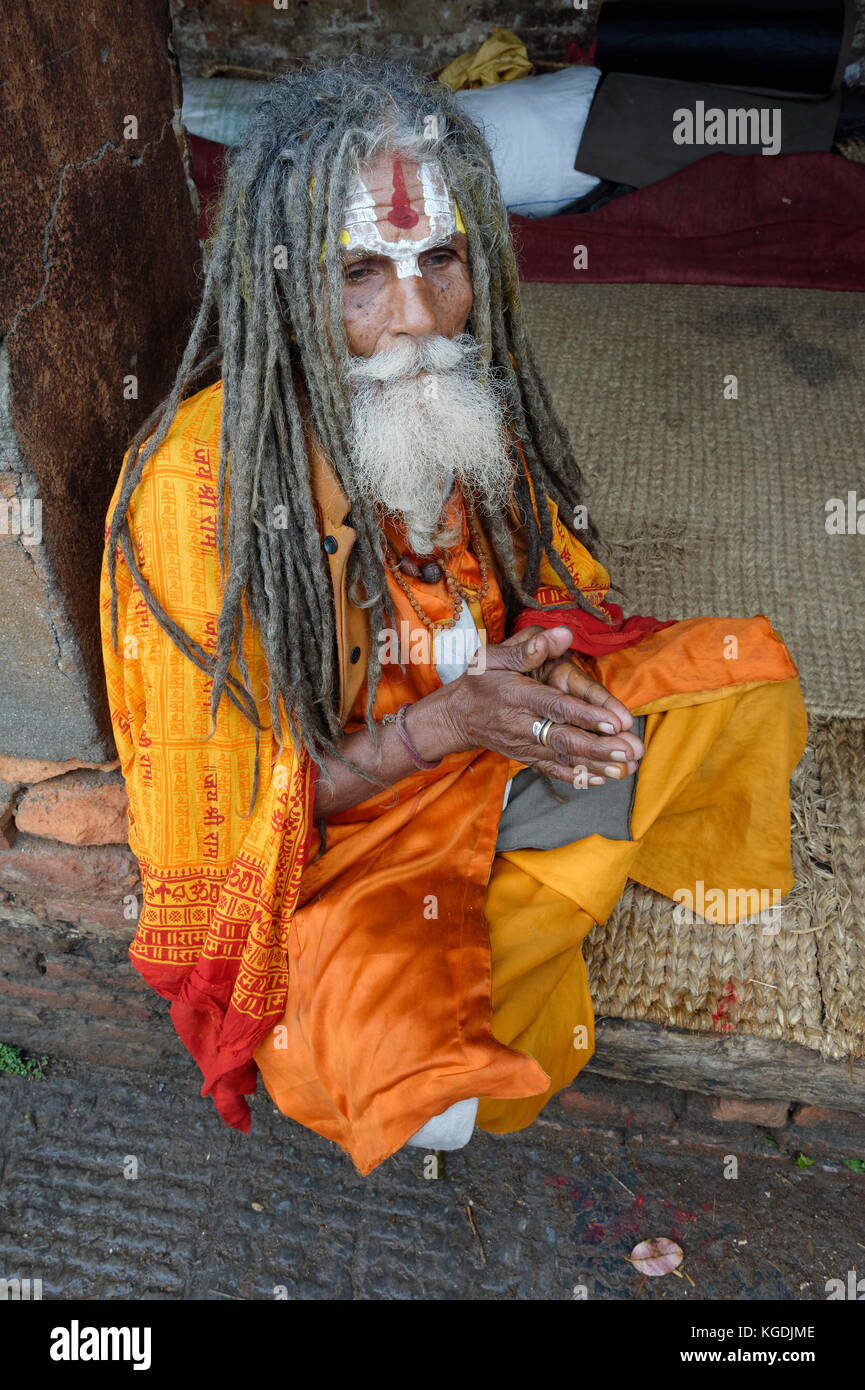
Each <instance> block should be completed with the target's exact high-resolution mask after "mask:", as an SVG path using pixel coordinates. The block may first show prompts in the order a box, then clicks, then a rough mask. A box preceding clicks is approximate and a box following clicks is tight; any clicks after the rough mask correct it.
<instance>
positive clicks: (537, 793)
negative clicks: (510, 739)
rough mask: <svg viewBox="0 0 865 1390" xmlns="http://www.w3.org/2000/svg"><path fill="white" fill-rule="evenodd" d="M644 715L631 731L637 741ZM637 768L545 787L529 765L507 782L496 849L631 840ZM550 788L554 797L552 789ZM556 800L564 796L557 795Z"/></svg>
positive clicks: (553, 846) (553, 782)
mask: <svg viewBox="0 0 865 1390" xmlns="http://www.w3.org/2000/svg"><path fill="white" fill-rule="evenodd" d="M645 727H646V717H645V715H642V714H641V715H639V716H637V717H636V718H635V719H634V725H633V728H632V729H631V730H629V732H630V733H634V734H636V735H637V738H639V739H642V737H643V730H644V729H645ZM638 775H639V765H638V771H637V772H635V773H633V774H632V775H631V776H630V777H622V778H618V779H610V781H608V782H605V783H604V784H603V786H601V787H579V788H578V787H572V786H569V785H568V783H567V782H557V781H551V786H548V785H547V784H546V782H545V781H544V779H543V777H541V776H540V775H539V774H538V773H537V772H535V771H534V770H533V769H532V768H529V767H527V768H524V769H523V771H522V772H518V773H517V775H516V777H515V778H514V779H513V782H512V783H511V794H510V797H509V798H508V804H507V806H506V807H505V809H504V811H503V812H502V816H501V820H500V821H499V833H498V838H497V840H496V852H497V853H499V852H501V851H502V850H509V849H561V848H562V846H563V845H572V844H574V842H575V841H576V840H583V839H585V837H586V836H587V835H603V836H604V838H605V839H607V840H631V839H633V836H632V834H631V812H632V810H633V806H634V797H635V795H636V791H637V777H638ZM551 787H553V788H555V793H556V794H555V795H554V794H553V791H552V790H551ZM557 798H564V799H563V800H562V799H557Z"/></svg>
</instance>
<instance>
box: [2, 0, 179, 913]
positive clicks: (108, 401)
mask: <svg viewBox="0 0 865 1390" xmlns="http://www.w3.org/2000/svg"><path fill="white" fill-rule="evenodd" d="M170 33H171V21H170V16H169V5H168V0H137V3H136V5H135V6H133V7H131V8H130V7H127V6H117V5H116V4H114V3H112V0H90V3H89V4H88V5H86V6H83V7H75V6H67V5H63V6H56V5H44V4H41V3H36V0H6V3H5V5H4V7H3V18H2V21H0V70H2V72H3V75H4V80H3V101H2V103H0V107H2V114H0V201H2V226H3V249H2V261H3V274H2V276H0V900H2V902H0V916H3V915H5V916H8V915H9V913H10V912H11V911H12V909H13V908H14V909H16V910H19V920H20V910H23V909H32V910H33V911H34V912H35V913H37V914H38V915H39V916H41V917H43V918H47V919H48V920H51V918H52V917H56V916H57V915H61V916H62V917H64V918H65V919H66V920H68V921H72V922H76V921H78V922H81V923H82V924H84V925H87V924H90V925H93V926H96V927H97V928H101V929H103V930H104V929H106V928H108V929H110V928H111V927H112V926H116V927H119V928H125V929H126V930H127V934H131V931H132V930H133V929H134V925H135V923H134V920H130V919H129V917H128V915H127V916H124V897H125V896H126V895H128V894H129V893H130V891H131V886H132V887H134V884H135V882H136V878H137V874H136V872H135V870H136V865H135V860H134V857H133V856H132V855H131V853H130V851H129V849H128V847H127V846H126V843H125V842H126V819H125V809H124V806H125V792H124V789H123V783H122V779H121V777H120V773H119V770H118V765H117V759H116V750H115V747H114V741H113V737H112V733H111V726H110V721H109V716H108V708H107V700H106V693H105V683H104V675H103V669H102V658H101V650H100V643H99V573H100V564H101V557H102V549H103V526H104V520H105V514H106V510H107V507H108V502H109V499H110V496H111V493H112V490H113V487H114V484H115V481H116V479H117V475H118V472H119V470H120V467H121V464H122V460H123V454H124V452H125V449H126V447H127V444H128V442H129V439H130V438H131V437H132V435H133V434H134V432H135V430H136V429H137V428H138V426H139V425H140V423H141V421H142V420H143V419H144V418H145V416H146V415H148V414H149V413H150V411H151V410H152V409H153V407H154V406H155V405H156V404H157V403H158V402H159V400H160V399H161V398H162V397H163V396H164V395H165V393H166V392H167V390H168V389H169V387H170V385H171V382H172V379H173V377H174V374H175V371H176V368H177V365H178V363H179V359H180V354H181V352H182V348H183V345H184V343H185V339H186V335H187V332H188V329H189V327H190V324H191V320H192V315H193V313H194V310H195V308H196V301H197V297H198V294H199V291H200V281H199V278H198V277H199V270H200V259H199V258H200V248H199V244H198V240H197V236H196V221H197V197H196V195H195V192H194V189H193V187H192V183H191V179H190V178H189V167H190V166H189V163H188V160H187V158H186V141H185V134H184V132H183V129H182V127H181V125H180V108H181V91H180V79H179V72H178V69H177V64H176V61H175V58H174V54H173V50H172V47H171V42H170ZM19 821H20V823H19ZM4 903H5V906H4V905H3V904H4Z"/></svg>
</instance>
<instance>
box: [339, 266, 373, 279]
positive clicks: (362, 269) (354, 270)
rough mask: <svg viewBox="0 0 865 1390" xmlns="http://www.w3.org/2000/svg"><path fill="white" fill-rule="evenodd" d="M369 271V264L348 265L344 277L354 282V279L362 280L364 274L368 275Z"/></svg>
mask: <svg viewBox="0 0 865 1390" xmlns="http://www.w3.org/2000/svg"><path fill="white" fill-rule="evenodd" d="M369 273H370V270H369V266H366V265H355V266H350V267H349V269H348V270H347V271H346V273H345V278H346V280H351V281H353V282H354V281H357V280H363V279H364V277H365V276H367V275H369Z"/></svg>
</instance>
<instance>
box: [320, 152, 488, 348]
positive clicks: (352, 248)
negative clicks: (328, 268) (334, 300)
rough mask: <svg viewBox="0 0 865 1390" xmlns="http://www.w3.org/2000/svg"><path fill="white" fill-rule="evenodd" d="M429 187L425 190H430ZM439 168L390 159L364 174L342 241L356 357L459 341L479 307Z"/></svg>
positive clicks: (347, 318) (349, 333)
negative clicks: (437, 340) (409, 342)
mask: <svg viewBox="0 0 865 1390" xmlns="http://www.w3.org/2000/svg"><path fill="white" fill-rule="evenodd" d="M424 184H426V187H424ZM456 223H457V216H456V209H455V205H454V202H453V199H452V197H451V196H450V194H449V193H448V191H447V189H446V187H445V186H444V184H443V183H442V182H441V176H440V174H439V173H438V168H437V166H435V165H433V166H432V169H430V166H426V165H424V166H422V165H419V164H416V163H414V162H413V161H412V160H409V159H404V158H402V157H401V156H400V155H391V154H383V155H381V156H380V157H379V158H378V159H376V160H375V161H374V162H373V163H371V164H369V165H367V166H366V167H365V168H364V169H362V170H361V175H360V184H359V185H356V186H355V187H354V188H353V189H352V191H351V193H350V195H349V200H348V203H347V207H346V216H345V220H344V226H345V231H344V232H343V235H342V238H341V254H342V261H343V274H344V284H343V317H344V322H345V333H346V339H347V342H348V349H349V352H350V353H352V355H353V356H356V357H370V356H372V355H373V354H374V353H377V352H384V351H387V350H388V349H389V348H393V347H395V346H397V345H398V344H400V343H401V342H404V341H405V340H406V338H423V337H429V336H440V337H445V338H453V337H456V335H457V334H459V333H462V332H463V330H464V329H465V326H466V321H467V320H468V316H469V313H470V312H471V307H472V281H471V271H470V269H469V263H468V239H467V237H466V234H465V232H464V231H461V230H459V228H458V226H457V225H456Z"/></svg>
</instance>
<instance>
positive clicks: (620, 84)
mask: <svg viewBox="0 0 865 1390" xmlns="http://www.w3.org/2000/svg"><path fill="white" fill-rule="evenodd" d="M698 102H702V103H703V106H702V108H701V109H702V110H703V111H705V112H707V113H708V112H709V110H710V109H712V108H717V109H720V110H721V111H723V112H724V113H725V118H726V112H727V111H731V110H732V111H739V110H746V111H747V110H750V109H756V110H763V109H765V110H769V111H773V110H776V109H777V110H779V111H780V113H781V115H780V118H773V119H779V120H780V150H779V151H778V152H779V153H780V154H796V153H801V152H803V151H814V150H830V149H831V148H832V141H833V140H834V138H835V129H836V127H837V125H838V116H839V114H840V110H841V92H840V89H839V90H838V91H837V92H833V93H832V95H831V96H830V97H827V98H825V99H824V100H805V99H802V100H799V101H797V100H793V99H791V98H787V97H778V96H769V95H767V94H765V93H760V92H753V91H745V90H744V89H742V88H740V87H721V86H716V85H714V84H709V83H706V82H674V81H672V80H671V79H670V78H666V77H637V76H633V75H631V74H629V73H622V72H611V73H608V74H607V75H606V77H605V78H604V79H603V81H602V82H601V83H600V85H599V86H598V90H597V92H596V93H595V100H594V102H593V104H592V109H591V111H590V112H589V119H588V120H587V122H586V125H585V128H584V130H583V136H582V139H581V141H580V147H579V149H578V150H577V157H576V159H575V160H574V168H576V169H579V170H580V172H581V173H583V174H596V175H597V177H598V178H601V179H611V180H612V181H614V182H616V183H627V184H631V185H632V186H633V187H634V188H645V187H646V185H647V184H650V183H657V182H658V180H660V179H664V178H667V177H668V176H669V175H670V174H675V173H678V171H679V170H680V169H684V168H685V166H686V165H688V164H694V163H696V161H697V160H698V159H705V158H706V157H707V156H709V155H713V154H749V155H753V154H759V153H760V151H761V149H762V142H761V141H759V140H758V142H757V143H755V144H738V143H736V144H725V145H708V144H687V145H678V144H676V142H675V141H674V139H673V132H674V129H675V128H676V125H677V122H676V120H674V113H675V112H676V111H678V110H680V109H685V108H686V109H687V110H689V111H691V112H696V111H697V103H698ZM699 124H700V127H701V128H703V127H702V122H701V123H699ZM727 124H728V125H729V122H728V123H727ZM745 128H746V129H747V123H746V126H745ZM727 133H729V129H728V131H727ZM773 157H774V156H772V155H766V156H765V158H767V159H771V158H773Z"/></svg>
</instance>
